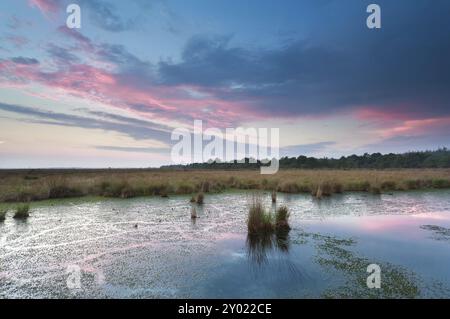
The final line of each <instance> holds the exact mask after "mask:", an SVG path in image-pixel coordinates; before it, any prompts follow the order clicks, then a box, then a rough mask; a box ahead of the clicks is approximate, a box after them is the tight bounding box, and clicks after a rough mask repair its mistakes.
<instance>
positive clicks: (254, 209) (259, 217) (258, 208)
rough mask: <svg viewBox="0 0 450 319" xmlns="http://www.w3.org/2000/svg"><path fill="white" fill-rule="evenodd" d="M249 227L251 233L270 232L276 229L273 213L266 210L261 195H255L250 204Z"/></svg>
mask: <svg viewBox="0 0 450 319" xmlns="http://www.w3.org/2000/svg"><path fill="white" fill-rule="evenodd" d="M247 228H248V232H249V233H250V234H261V233H270V232H272V231H273V230H274V225H273V217H272V214H271V213H270V212H269V213H268V212H266V210H265V209H264V207H263V204H262V201H261V198H259V197H256V196H254V197H253V199H252V203H251V204H250V208H249V212H248V218H247Z"/></svg>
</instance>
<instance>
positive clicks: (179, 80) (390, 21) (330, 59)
mask: <svg viewBox="0 0 450 319" xmlns="http://www.w3.org/2000/svg"><path fill="white" fill-rule="evenodd" d="M355 3H356V2H355ZM367 4H368V3H365V2H364V1H360V2H358V5H357V8H358V9H360V11H357V12H356V13H354V14H353V13H346V14H343V17H342V21H336V22H334V23H332V22H330V23H329V24H328V25H327V26H328V27H329V28H330V29H329V30H326V32H328V34H327V35H328V36H329V37H330V38H331V39H334V40H332V41H331V42H330V41H325V39H320V38H319V39H315V38H311V39H307V40H295V41H291V42H290V43H289V44H287V45H284V46H280V47H278V48H269V49H248V48H243V47H238V46H233V45H232V44H231V43H232V41H230V37H226V36H222V37H211V36H196V37H193V38H192V39H191V40H190V41H189V42H188V43H187V45H186V46H185V48H184V51H183V53H182V61H181V62H179V63H172V62H167V61H162V62H160V63H159V75H160V81H161V82H162V83H163V84H166V85H178V84H186V85H189V84H191V85H198V86H201V87H203V88H204V89H205V90H208V91H210V92H213V93H214V94H216V95H217V96H219V97H221V98H222V99H227V100H240V101H248V102H249V104H250V106H251V107H252V108H254V110H255V111H260V112H263V113H267V114H273V115H280V116H286V115H290V114H292V115H321V114H328V113H330V112H339V111H342V110H353V109H355V108H357V107H372V108H378V109H380V110H381V111H383V112H387V113H389V112H391V111H392V110H393V109H396V108H401V110H402V111H403V112H405V113H406V114H410V115H411V116H412V117H417V118H420V117H424V116H440V115H448V114H450V90H449V89H448V88H449V87H450V59H449V58H448V57H449V56H450V38H449V35H450V18H449V17H450V2H449V1H440V0H438V1H433V2H430V1H421V0H419V1H415V2H414V3H413V4H412V3H411V2H410V1H379V4H380V5H381V7H382V19H383V20H382V29H381V30H369V29H367V27H366V26H365V18H366V17H367V14H366V13H365V8H366V6H367ZM343 7H344V8H343V10H344V9H348V6H343ZM336 15H337V16H338V17H339V12H336ZM349 15H350V16H349ZM318 18H319V17H318ZM338 19H339V18H338ZM326 22H327V21H320V19H318V21H317V23H318V27H320V26H319V24H320V23H326ZM348 26H351V27H352V28H351V29H350V31H351V32H348V34H342V33H343V31H344V30H349V28H348ZM339 27H340V28H341V30H339V29H337V28H339ZM321 28H322V29H323V27H321ZM333 35H335V36H334V37H332V36H333Z"/></svg>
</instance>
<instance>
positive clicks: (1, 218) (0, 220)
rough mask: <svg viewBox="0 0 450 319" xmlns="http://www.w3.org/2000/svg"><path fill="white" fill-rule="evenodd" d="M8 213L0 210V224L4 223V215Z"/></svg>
mask: <svg viewBox="0 0 450 319" xmlns="http://www.w3.org/2000/svg"><path fill="white" fill-rule="evenodd" d="M7 212H8V211H7V210H6V209H1V210H0V222H2V221H4V220H5V219H6V213H7Z"/></svg>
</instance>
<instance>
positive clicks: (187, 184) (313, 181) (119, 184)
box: [0, 169, 450, 202]
mask: <svg viewBox="0 0 450 319" xmlns="http://www.w3.org/2000/svg"><path fill="white" fill-rule="evenodd" d="M443 188H450V169H401V170H325V169H322V170H300V169H287V170H281V171H279V172H278V173H277V174H275V175H269V176H267V175H261V174H260V173H259V171H258V170H235V171H231V170H222V171H219V170H218V171H214V170H197V171H196V170H15V171H11V170H10V171H5V170H4V171H0V202H29V201H36V200H45V199H55V198H71V197H81V196H87V195H89V196H102V197H114V198H133V197H140V196H161V197H168V196H169V195H184V194H186V195H187V194H191V195H193V196H194V198H195V196H196V195H195V194H200V193H219V192H223V191H225V190H231V189H236V190H264V191H270V192H272V191H276V192H281V193H290V194H299V193H310V194H312V195H313V196H315V197H317V198H323V197H328V196H331V195H333V194H339V193H342V192H372V193H385V192H392V191H403V190H418V189H443ZM274 196H275V197H273V199H272V200H275V201H276V194H275V195H274ZM197 197H198V196H197ZM195 201H197V198H195Z"/></svg>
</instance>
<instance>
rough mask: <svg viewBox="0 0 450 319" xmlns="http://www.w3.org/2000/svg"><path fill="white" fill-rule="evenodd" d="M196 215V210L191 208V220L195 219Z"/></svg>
mask: <svg viewBox="0 0 450 319" xmlns="http://www.w3.org/2000/svg"><path fill="white" fill-rule="evenodd" d="M197 218H198V215H197V209H196V208H195V207H192V208H191V219H197Z"/></svg>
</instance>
